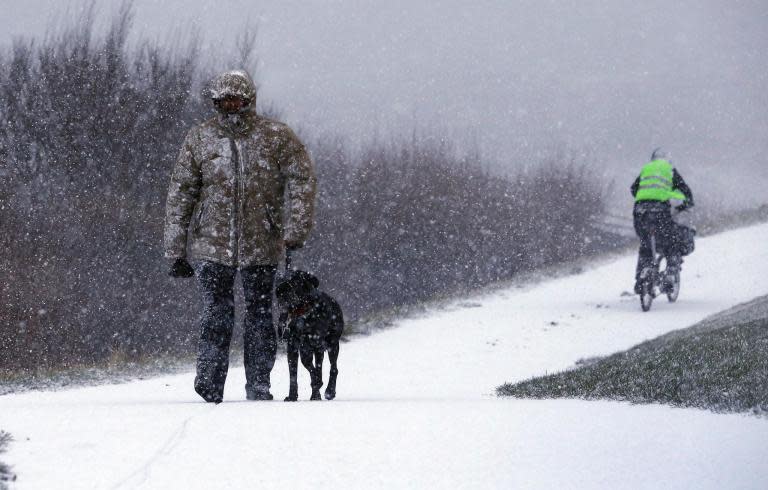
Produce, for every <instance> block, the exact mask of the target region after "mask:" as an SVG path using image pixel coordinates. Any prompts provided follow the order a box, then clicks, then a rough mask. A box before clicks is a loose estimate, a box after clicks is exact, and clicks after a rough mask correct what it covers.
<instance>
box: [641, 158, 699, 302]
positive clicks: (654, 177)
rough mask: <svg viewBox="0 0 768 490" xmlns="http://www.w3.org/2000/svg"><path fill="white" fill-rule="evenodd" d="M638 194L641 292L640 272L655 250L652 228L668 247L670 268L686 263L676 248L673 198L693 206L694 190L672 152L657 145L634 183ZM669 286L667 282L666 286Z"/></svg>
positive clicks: (675, 268) (685, 204)
mask: <svg viewBox="0 0 768 490" xmlns="http://www.w3.org/2000/svg"><path fill="white" fill-rule="evenodd" d="M631 191H632V196H633V197H634V198H635V207H634V210H633V212H632V216H633V218H634V225H635V232H636V233H637V236H638V237H640V251H639V254H638V258H637V270H636V271H635V293H636V294H640V292H641V285H640V280H639V279H640V273H641V271H642V270H643V269H644V268H646V267H651V266H652V265H653V260H654V257H653V250H652V248H651V230H654V229H655V230H656V236H657V240H659V241H660V243H658V244H659V245H660V248H661V249H662V250H664V256H665V257H666V259H667V272H676V271H679V268H680V266H681V265H682V263H683V258H682V255H681V254H680V252H679V251H678V250H677V249H676V246H675V244H676V241H677V240H676V239H677V237H676V230H677V227H676V225H675V222H674V221H673V220H672V210H671V205H670V203H669V200H670V199H678V200H681V201H683V203H682V204H680V205H679V206H677V207H676V209H677V210H678V211H683V210H685V209H687V208H690V207H693V194H692V193H691V189H690V187H688V185H687V184H686V183H685V181H684V180H683V177H682V176H680V174H679V173H678V172H677V170H676V169H675V168H674V167H673V166H672V164H671V163H670V162H669V155H668V153H667V152H665V151H664V150H663V149H661V148H657V149H655V150H654V151H653V154H652V155H651V161H650V162H648V163H646V164H645V165H643V168H642V169H641V170H640V175H639V176H638V177H637V179H635V182H634V183H633V184H632V187H631ZM664 287H666V285H665V284H663V285H662V288H664Z"/></svg>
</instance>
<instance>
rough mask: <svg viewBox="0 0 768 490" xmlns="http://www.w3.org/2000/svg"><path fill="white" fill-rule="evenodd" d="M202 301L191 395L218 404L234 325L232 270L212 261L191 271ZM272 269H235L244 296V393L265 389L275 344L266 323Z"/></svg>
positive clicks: (269, 313) (269, 314)
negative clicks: (193, 271) (194, 392)
mask: <svg viewBox="0 0 768 490" xmlns="http://www.w3.org/2000/svg"><path fill="white" fill-rule="evenodd" d="M195 269H196V270H195V276H196V277H197V283H198V288H199V289H200V294H201V296H202V299H203V315H202V320H201V325H200V340H199V342H198V356H197V376H196V377H195V391H197V392H198V393H199V394H200V395H201V396H202V397H203V398H204V399H205V400H206V401H221V398H222V396H223V394H224V382H225V381H226V378H227V370H228V368H229V344H230V341H231V340H232V330H233V328H234V324H235V296H234V285H235V277H236V275H237V269H236V268H234V267H228V266H226V265H222V264H217V263H214V262H201V263H200V264H198V265H197V267H196V268H195ZM276 269H277V268H276V266H272V265H267V266H254V267H249V268H246V269H242V270H241V271H240V277H241V279H242V283H243V295H244V297H245V318H244V321H243V335H244V343H243V349H244V356H243V357H244V364H245V378H246V392H248V391H252V390H255V391H261V392H265V391H266V392H268V391H269V386H270V382H269V374H270V372H271V371H272V367H273V366H274V364H275V352H276V350H277V342H276V338H275V329H274V326H273V322H272V288H273V285H274V281H275V272H276Z"/></svg>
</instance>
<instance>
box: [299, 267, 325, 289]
mask: <svg viewBox="0 0 768 490" xmlns="http://www.w3.org/2000/svg"><path fill="white" fill-rule="evenodd" d="M296 276H297V277H298V278H300V281H301V282H302V285H303V286H304V287H306V288H307V289H313V288H317V287H319V286H320V280H319V279H318V278H317V277H315V275H314V274H311V273H309V272H307V271H296Z"/></svg>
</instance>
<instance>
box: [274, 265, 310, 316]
mask: <svg viewBox="0 0 768 490" xmlns="http://www.w3.org/2000/svg"><path fill="white" fill-rule="evenodd" d="M319 286H320V281H319V280H318V279H317V277H315V276H314V275H312V274H310V273H309V272H306V271H291V272H290V273H289V274H288V275H287V276H286V277H285V278H283V279H282V280H281V281H280V282H279V283H278V285H277V288H275V296H277V301H278V302H279V303H280V306H281V307H283V308H285V309H288V310H292V309H296V308H299V307H301V306H303V305H304V304H306V303H307V302H309V301H310V300H311V299H312V298H313V297H314V295H315V292H316V290H317V288H318V287H319Z"/></svg>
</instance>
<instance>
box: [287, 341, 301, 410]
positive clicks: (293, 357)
mask: <svg viewBox="0 0 768 490" xmlns="http://www.w3.org/2000/svg"><path fill="white" fill-rule="evenodd" d="M287 350H288V376H289V377H290V383H289V385H288V396H287V397H285V401H287V402H295V401H296V400H298V399H299V380H298V367H299V346H298V345H296V342H295V341H293V340H290V341H288V349H287Z"/></svg>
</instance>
